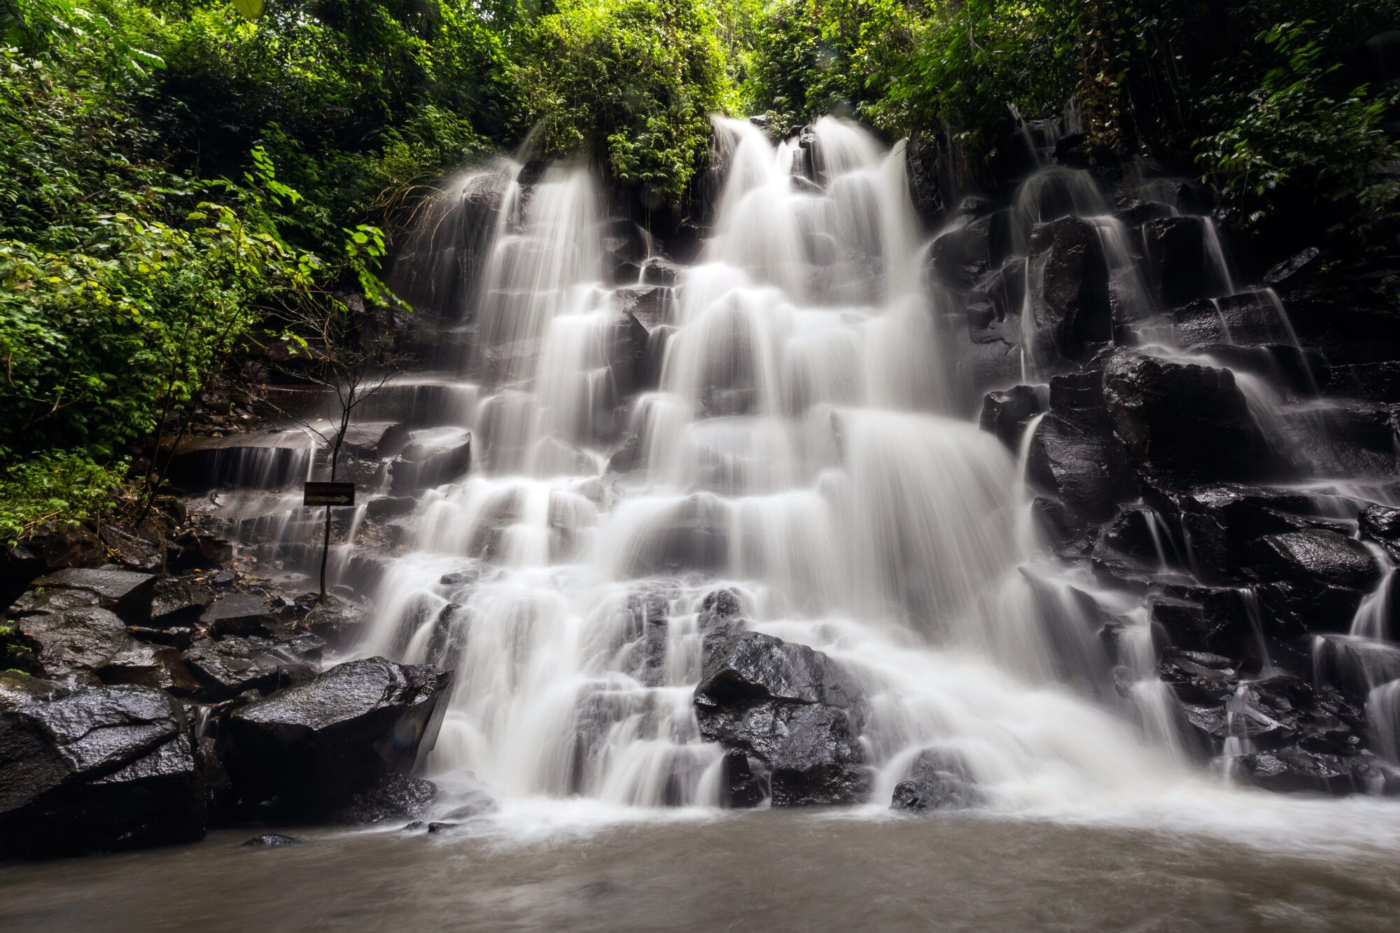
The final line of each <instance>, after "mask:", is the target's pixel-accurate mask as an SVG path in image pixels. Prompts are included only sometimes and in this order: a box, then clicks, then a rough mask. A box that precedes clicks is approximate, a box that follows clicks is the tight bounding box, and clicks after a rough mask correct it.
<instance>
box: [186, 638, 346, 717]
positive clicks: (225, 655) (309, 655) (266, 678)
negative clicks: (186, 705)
mask: <svg viewBox="0 0 1400 933" xmlns="http://www.w3.org/2000/svg"><path fill="white" fill-rule="evenodd" d="M323 644H324V643H323V642H321V640H320V639H318V638H316V637H315V636H314V635H310V634H303V635H297V636H296V637H295V638H293V639H292V640H290V641H287V642H280V643H279V642H274V641H272V640H270V639H266V638H257V637H249V638H242V637H238V636H228V637H225V638H220V639H218V640H217V641H216V640H213V639H209V638H202V639H198V640H196V641H195V642H194V644H193V645H191V646H190V648H189V649H188V650H186V651H185V652H184V654H183V657H184V660H185V666H186V668H187V669H188V670H189V672H190V675H191V676H192V677H193V678H194V680H195V683H196V684H198V690H197V692H196V693H195V698H196V699H198V700H201V701H204V702H211V703H217V702H220V701H222V700H231V699H233V698H234V697H236V696H238V695H239V694H241V693H243V692H245V691H247V690H255V691H257V692H258V693H263V694H266V693H271V692H272V691H274V690H276V689H277V688H279V687H284V686H287V685H289V684H293V683H300V682H302V681H305V680H310V679H311V678H312V677H313V676H315V674H316V667H315V664H316V661H317V660H319V657H320V651H321V647H322V646H323Z"/></svg>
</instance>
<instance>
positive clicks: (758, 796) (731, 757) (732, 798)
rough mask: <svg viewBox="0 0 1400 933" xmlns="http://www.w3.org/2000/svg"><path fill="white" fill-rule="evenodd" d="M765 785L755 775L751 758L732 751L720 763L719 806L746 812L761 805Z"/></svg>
mask: <svg viewBox="0 0 1400 933" xmlns="http://www.w3.org/2000/svg"><path fill="white" fill-rule="evenodd" d="M765 796H767V795H766V794H764V792H763V785H762V783H761V782H760V781H759V780H758V778H757V777H756V776H755V775H754V773H753V767H752V766H751V765H750V764H749V756H748V755H745V754H744V753H743V752H741V751H738V750H735V749H731V750H729V751H727V752H725V753H724V760H723V761H722V762H721V763H720V780H719V797H720V800H719V805H720V806H721V807H726V808H729V809H732V810H745V809H748V808H750V807H756V806H758V805H759V804H761V803H762V802H763V800H764V797H765Z"/></svg>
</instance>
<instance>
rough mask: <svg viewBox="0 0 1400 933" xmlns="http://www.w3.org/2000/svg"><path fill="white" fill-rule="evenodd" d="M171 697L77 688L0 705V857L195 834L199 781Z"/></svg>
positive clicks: (201, 818) (143, 690)
mask: <svg viewBox="0 0 1400 933" xmlns="http://www.w3.org/2000/svg"><path fill="white" fill-rule="evenodd" d="M198 754H199V753H198V749H197V747H196V745H195V744H194V742H193V739H192V737H191V734H190V729H189V724H188V723H187V721H186V719H185V715H184V712H183V711H182V710H181V708H180V705H179V704H178V703H177V702H175V701H174V700H172V699H171V698H170V697H168V696H167V695H166V694H164V693H162V692H161V691H159V690H155V689H151V688H147V687H134V686H121V687H84V688H78V689H76V690H74V691H72V692H70V693H66V694H60V695H57V696H53V697H51V698H47V699H43V698H40V699H35V700H34V701H33V702H30V703H25V704H21V705H18V706H15V707H12V708H10V709H5V710H3V711H0V856H3V857H10V856H16V855H66V854H72V853H77V852H86V851H93V850H99V849H125V848H138V847H142V846H150V845H159V844H164V843H173V842H189V841H192V840H196V839H199V838H201V837H202V836H203V835H204V830H205V826H206V811H205V788H204V782H203V777H202V771H201V768H200V765H199V762H198Z"/></svg>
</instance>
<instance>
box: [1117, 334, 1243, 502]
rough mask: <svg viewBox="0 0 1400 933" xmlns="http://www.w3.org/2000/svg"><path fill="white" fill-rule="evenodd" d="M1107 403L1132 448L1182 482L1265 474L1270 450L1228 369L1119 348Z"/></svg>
mask: <svg viewBox="0 0 1400 933" xmlns="http://www.w3.org/2000/svg"><path fill="white" fill-rule="evenodd" d="M1104 402H1105V406H1106V407H1107V409H1108V412H1109V414H1110V416H1111V417H1112V418H1113V425H1114V429H1115V431H1116V432H1117V434H1118V436H1119V437H1121V438H1122V439H1123V442H1124V444H1125V446H1126V447H1127V450H1128V454H1129V455H1130V456H1131V457H1132V458H1133V460H1134V461H1135V462H1136V463H1137V464H1139V465H1140V466H1141V467H1142V468H1143V469H1145V470H1147V471H1148V472H1149V473H1151V474H1153V475H1154V476H1159V477H1162V478H1164V479H1166V480H1168V481H1170V482H1173V483H1177V484H1191V483H1196V482H1202V481H1211V480H1251V479H1259V478H1261V477H1263V476H1264V475H1266V473H1267V471H1268V469H1269V466H1270V450H1269V446H1268V444H1267V443H1266V442H1265V440H1264V437H1263V435H1262V434H1261V433H1260V431H1259V426H1258V425H1257V424H1256V423H1255V421H1254V418H1253V417H1252V416H1251V414H1250V412H1249V406H1248V404H1247V403H1246V402H1245V399H1244V395H1243V394H1242V393H1241V392H1240V390H1239V387H1238V386H1237V385H1236V384H1235V378H1234V375H1233V374H1232V373H1231V372H1230V371H1229V370H1228V369H1211V368H1209V367H1206V366H1197V365H1194V364H1183V363H1178V362H1174V361H1168V360H1162V359H1157V358H1155V357H1150V356H1142V355H1139V354H1136V353H1120V354H1116V355H1115V356H1114V357H1113V358H1112V359H1111V360H1110V361H1109V362H1108V364H1107V366H1106V367H1105V368H1104Z"/></svg>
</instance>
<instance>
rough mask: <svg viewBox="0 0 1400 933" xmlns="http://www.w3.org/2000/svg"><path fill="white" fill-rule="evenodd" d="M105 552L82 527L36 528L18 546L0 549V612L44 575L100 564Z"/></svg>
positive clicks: (61, 525)
mask: <svg viewBox="0 0 1400 933" xmlns="http://www.w3.org/2000/svg"><path fill="white" fill-rule="evenodd" d="M106 553H107V549H106V547H105V546H104V545H103V544H102V541H101V540H99V539H98V537H97V535H95V534H94V533H93V532H92V531H91V530H90V529H89V528H87V526H85V525H70V524H68V523H66V522H60V523H53V522H51V523H48V524H44V525H41V526H39V528H37V529H36V530H35V531H34V532H33V533H31V534H30V536H29V537H27V538H25V539H24V541H22V542H21V543H19V544H17V545H15V546H14V547H11V548H4V549H0V610H3V609H5V608H6V607H7V606H9V605H10V604H11V603H12V602H14V601H15V600H16V599H18V598H19V596H20V594H21V593H23V592H24V591H25V589H26V588H28V586H29V584H30V583H31V582H33V581H34V580H35V579H37V578H39V577H42V576H43V575H44V574H47V573H53V572H54V571H56V570H62V569H63V568H65V567H84V566H91V565H94V564H100V563H102V562H103V560H105V559H106Z"/></svg>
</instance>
